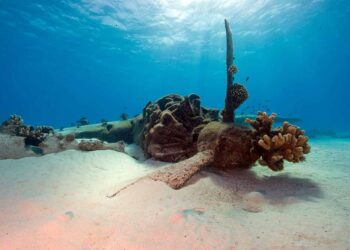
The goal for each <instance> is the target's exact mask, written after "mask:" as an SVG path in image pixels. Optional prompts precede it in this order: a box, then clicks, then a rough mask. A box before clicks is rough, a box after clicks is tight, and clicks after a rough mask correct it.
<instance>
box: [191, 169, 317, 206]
mask: <svg viewBox="0 0 350 250" xmlns="http://www.w3.org/2000/svg"><path fill="white" fill-rule="evenodd" d="M203 177H204V178H205V177H207V178H210V180H211V181H212V182H213V183H214V184H215V185H217V186H219V187H220V189H224V190H226V191H231V192H232V196H233V197H232V198H233V199H239V198H242V197H243V196H244V195H245V194H248V193H251V192H260V193H261V194H263V195H264V197H265V198H266V200H267V202H268V203H270V204H272V205H288V204H293V203H296V202H298V201H300V200H303V201H313V200H314V199H315V198H322V197H323V193H322V190H321V188H320V187H319V185H318V184H317V183H315V182H314V181H312V180H310V179H308V178H301V177H296V176H292V175H291V174H288V173H271V174H263V175H261V174H260V175H259V174H257V173H256V172H255V171H254V169H249V170H245V169H233V170H229V171H222V170H215V169H211V168H207V169H206V170H205V171H203V172H202V173H201V174H199V175H197V176H195V177H194V178H193V181H191V182H190V183H189V184H190V185H191V184H194V183H195V182H197V181H199V180H200V179H201V178H203Z"/></svg>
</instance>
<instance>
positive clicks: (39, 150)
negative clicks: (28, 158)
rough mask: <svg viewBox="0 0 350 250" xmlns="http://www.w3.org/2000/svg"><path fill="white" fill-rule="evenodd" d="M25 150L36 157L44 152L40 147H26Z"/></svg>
mask: <svg viewBox="0 0 350 250" xmlns="http://www.w3.org/2000/svg"><path fill="white" fill-rule="evenodd" d="M27 148H28V149H30V150H31V151H33V152H34V153H35V154H37V155H44V150H43V149H42V148H40V147H36V146H31V145H30V146H27Z"/></svg>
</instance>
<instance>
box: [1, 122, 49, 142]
mask: <svg viewBox="0 0 350 250" xmlns="http://www.w3.org/2000/svg"><path fill="white" fill-rule="evenodd" d="M0 131H1V132H3V133H7V134H11V135H15V136H20V137H24V143H25V145H26V146H29V145H31V146H39V144H40V143H42V142H43V141H44V140H45V139H46V137H47V135H48V134H50V133H54V130H53V128H52V127H48V126H38V127H33V126H30V125H25V124H24V123H23V119H22V118H21V117H20V116H18V115H11V116H10V118H9V119H7V120H6V121H4V122H3V123H2V125H1V126H0Z"/></svg>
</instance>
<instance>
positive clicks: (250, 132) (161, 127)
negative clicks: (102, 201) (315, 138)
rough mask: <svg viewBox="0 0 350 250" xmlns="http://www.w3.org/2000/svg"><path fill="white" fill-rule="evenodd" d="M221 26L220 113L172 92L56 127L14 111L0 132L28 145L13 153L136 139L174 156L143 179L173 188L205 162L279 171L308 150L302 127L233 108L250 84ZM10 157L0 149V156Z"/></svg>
mask: <svg viewBox="0 0 350 250" xmlns="http://www.w3.org/2000/svg"><path fill="white" fill-rule="evenodd" d="M225 29H226V43H227V51H226V72H227V82H226V98H225V106H224V110H222V112H221V113H220V112H219V110H216V109H208V108H205V107H202V106H201V101H200V97H199V96H198V95H196V94H190V95H188V96H180V95H176V94H170V95H167V96H165V97H162V98H160V99H158V100H156V101H155V102H149V103H147V105H146V106H145V108H144V109H143V112H142V114H140V115H138V116H136V117H134V118H132V119H125V120H123V121H118V122H107V121H104V122H103V123H101V124H92V125H85V126H79V127H76V128H66V129H61V130H60V131H53V130H52V129H51V128H49V127H37V128H34V127H32V126H27V125H24V124H23V120H22V119H21V118H20V117H18V116H11V117H10V118H9V119H8V120H7V121H5V122H4V123H3V124H2V125H1V126H0V132H2V133H3V134H7V135H9V136H11V137H12V138H15V140H16V141H17V144H16V145H17V146H18V145H20V143H22V146H23V147H24V146H25V147H26V150H25V151H23V152H22V155H17V156H16V158H20V157H24V156H28V155H32V154H36V155H42V154H47V153H52V152H59V151H63V150H67V149H78V150H84V151H91V150H102V149H112V150H116V151H121V152H122V151H123V150H124V146H123V145H124V144H123V142H121V141H125V142H126V143H136V144H138V145H140V146H141V148H142V149H143V151H144V154H145V156H146V157H147V158H151V157H152V158H154V159H156V160H160V161H165V162H173V163H174V164H172V165H170V166H168V167H165V168H161V169H159V170H156V171H155V172H153V173H151V174H150V175H148V176H146V177H143V178H150V179H152V180H157V181H163V182H165V183H167V184H168V185H169V186H170V187H172V188H174V189H179V188H181V187H183V186H184V185H185V184H186V182H187V181H188V180H189V179H190V178H191V177H192V176H193V175H194V174H195V173H197V172H198V171H200V170H201V169H202V168H204V167H206V166H210V167H215V168H221V169H229V168H249V167H251V166H252V165H253V164H254V163H255V162H259V163H260V165H262V166H267V167H268V168H270V169H271V170H273V171H280V170H283V167H284V164H283V163H284V161H289V162H294V163H297V162H300V161H303V160H304V159H305V154H308V153H309V152H310V145H309V144H308V138H307V137H306V136H305V135H304V131H302V130H301V129H300V128H298V127H297V126H294V125H291V124H289V123H288V122H284V123H283V126H281V127H277V128H273V123H274V121H275V119H276V114H274V113H272V114H270V115H268V114H267V113H266V112H259V113H258V114H257V116H256V117H254V118H252V117H250V118H246V120H245V123H243V122H242V117H235V110H236V109H237V108H238V107H239V106H240V105H241V104H242V103H243V102H244V101H246V100H247V98H248V91H247V89H246V88H245V86H244V85H241V84H239V83H235V82H234V81H235V77H234V76H235V74H236V73H237V67H236V65H234V54H233V43H232V32H231V28H230V25H229V23H228V22H227V20H225ZM235 118H236V119H235ZM237 118H238V119H237ZM91 138H97V139H94V140H91ZM10 157H12V156H9V155H0V159H4V158H10ZM117 193H118V192H116V193H115V194H114V195H112V196H115V195H116V194H117Z"/></svg>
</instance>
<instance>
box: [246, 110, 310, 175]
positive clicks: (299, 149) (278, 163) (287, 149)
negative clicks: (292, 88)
mask: <svg viewBox="0 0 350 250" xmlns="http://www.w3.org/2000/svg"><path fill="white" fill-rule="evenodd" d="M275 117H276V114H274V113H273V114H271V115H270V116H268V115H267V113H266V112H259V113H258V117H257V118H256V120H251V119H246V122H247V123H248V124H250V125H251V126H252V127H253V128H254V129H255V131H254V139H253V143H252V145H253V147H252V149H251V151H252V152H256V153H258V154H260V155H261V158H260V159H259V163H260V164H261V165H263V166H268V167H269V168H270V169H272V170H274V171H280V170H282V169H283V160H287V161H290V162H300V161H304V160H305V156H304V154H307V153H309V152H310V149H311V147H310V145H309V144H308V143H307V142H308V138H307V137H306V136H305V135H304V131H303V130H301V129H300V128H298V127H296V126H294V125H291V124H289V123H288V122H284V124H283V126H282V127H279V128H276V129H273V130H272V124H273V121H274V118H275Z"/></svg>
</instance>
